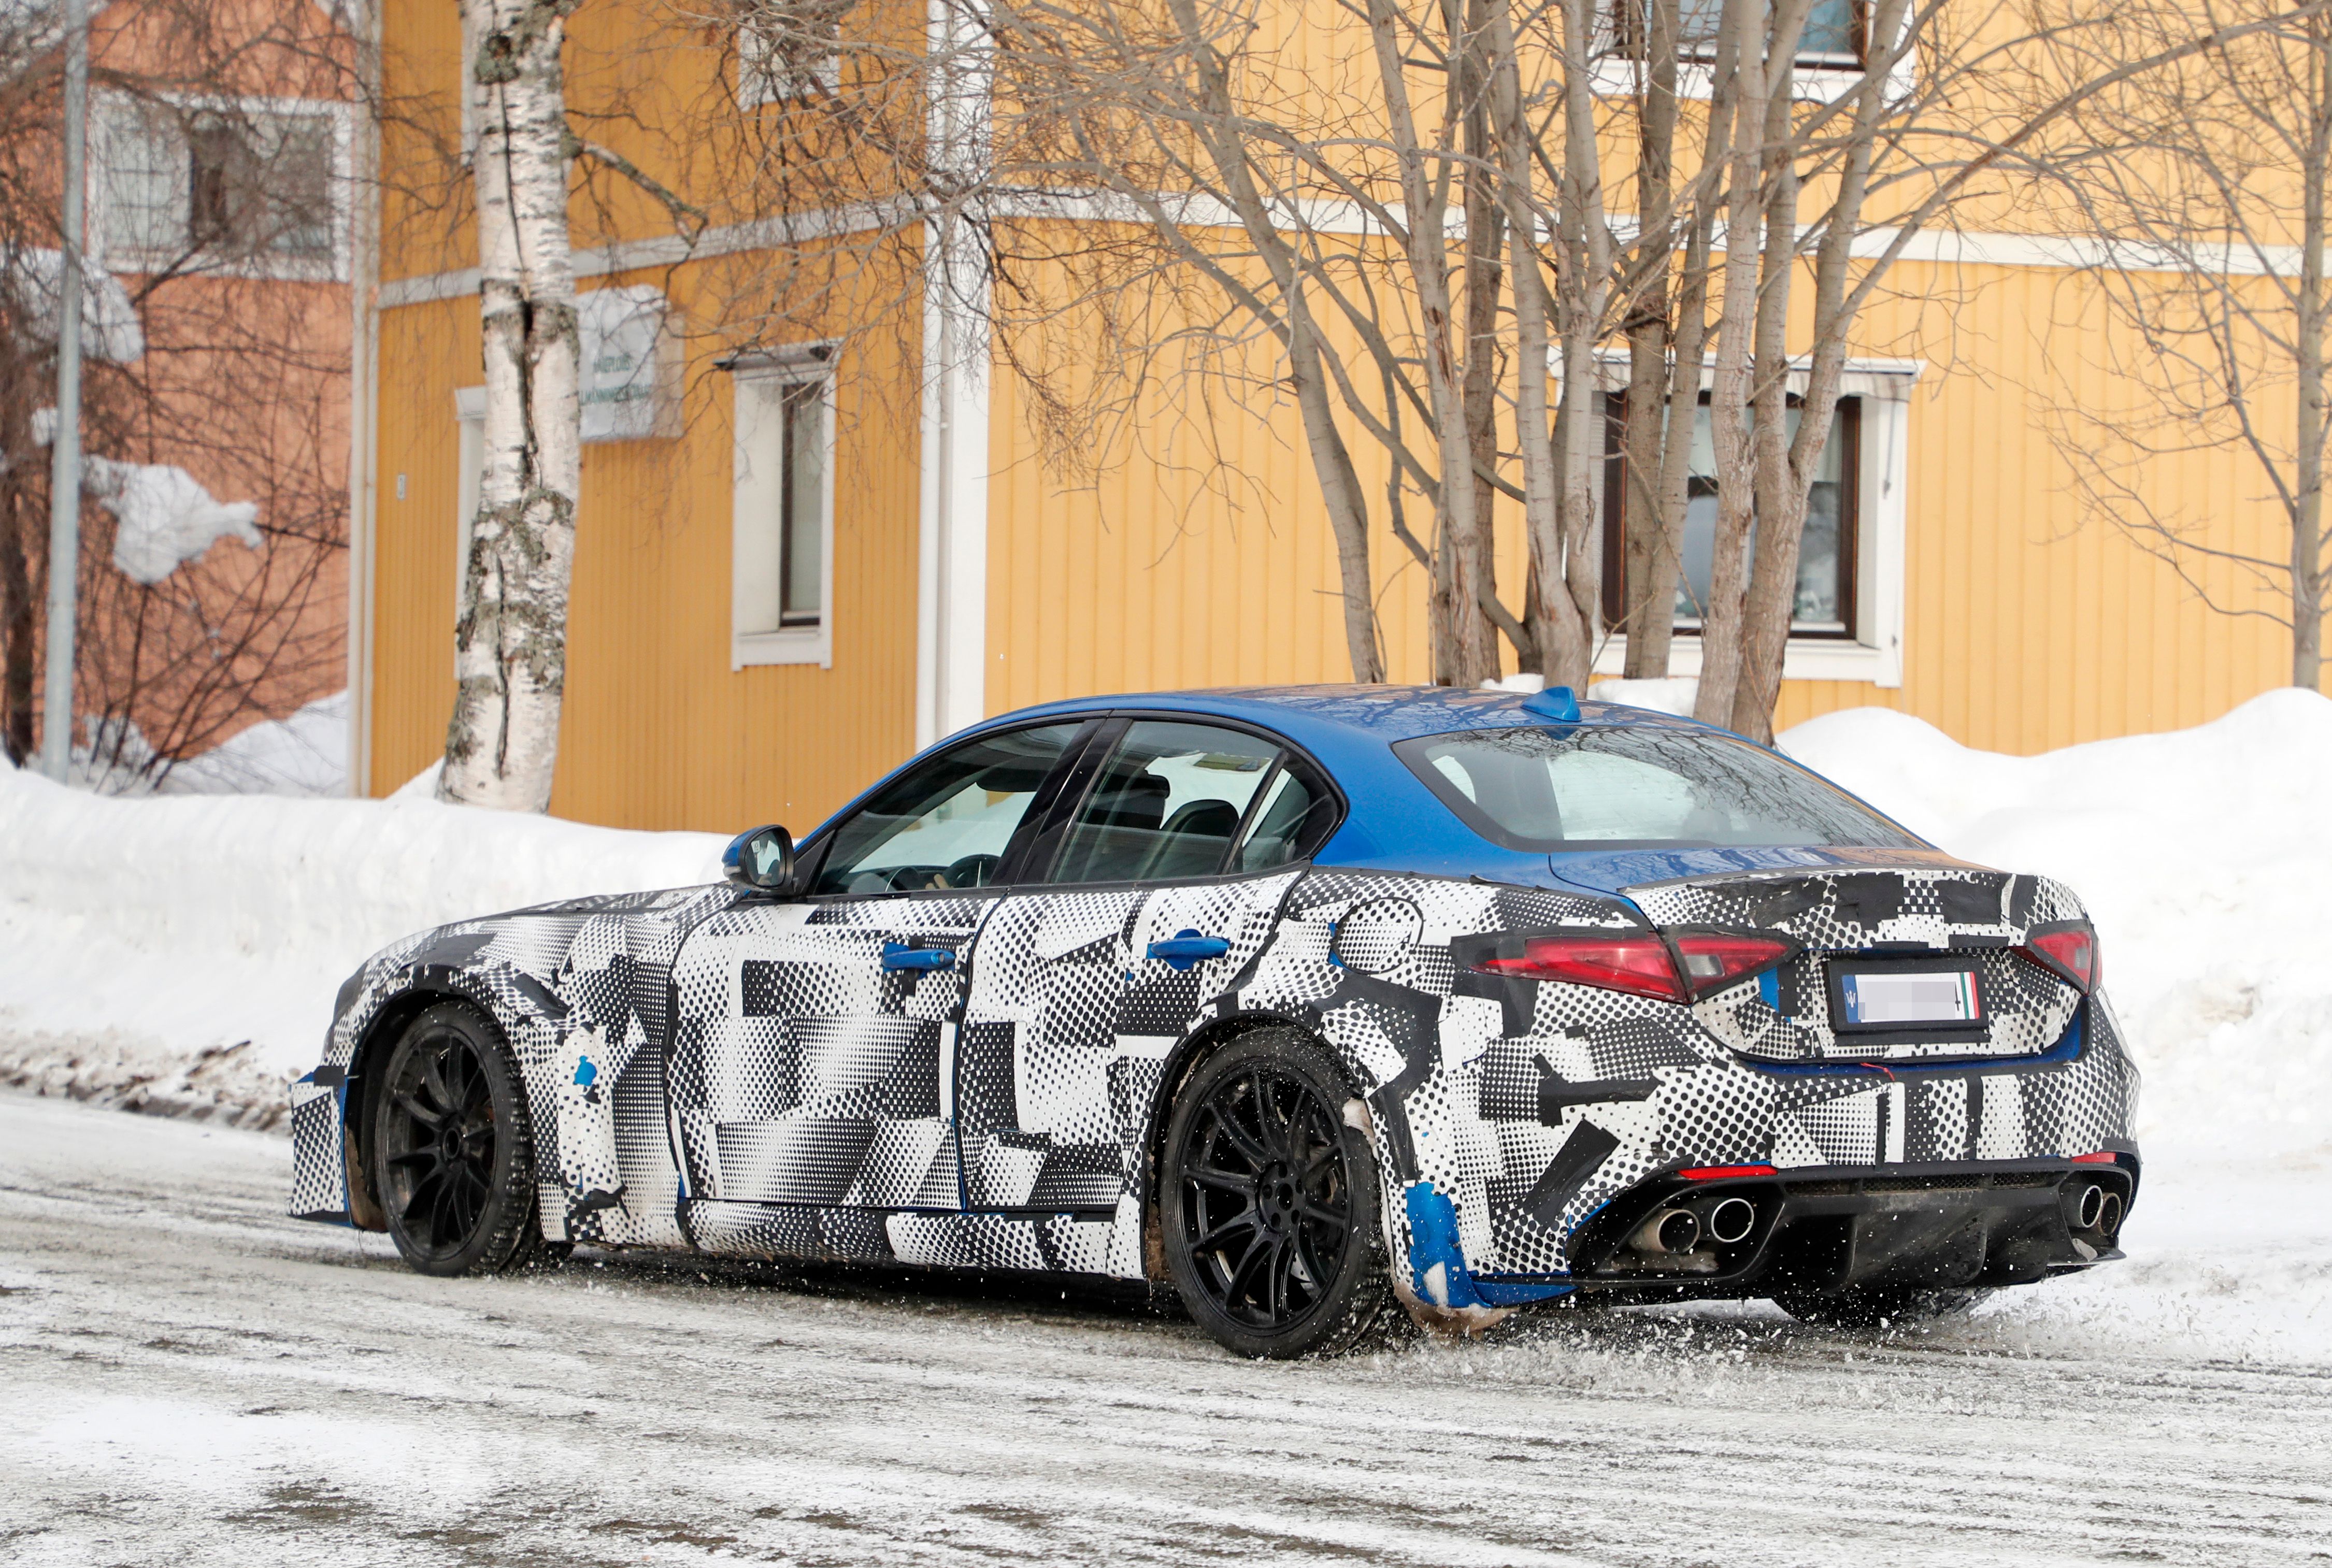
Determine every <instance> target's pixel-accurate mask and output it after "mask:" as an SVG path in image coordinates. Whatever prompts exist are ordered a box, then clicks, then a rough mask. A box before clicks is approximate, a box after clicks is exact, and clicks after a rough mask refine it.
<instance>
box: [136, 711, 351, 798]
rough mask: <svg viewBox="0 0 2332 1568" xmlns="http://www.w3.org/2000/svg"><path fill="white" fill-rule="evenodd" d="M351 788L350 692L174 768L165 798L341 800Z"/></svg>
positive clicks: (248, 732)
mask: <svg viewBox="0 0 2332 1568" xmlns="http://www.w3.org/2000/svg"><path fill="white" fill-rule="evenodd" d="M348 787H349V694H348V693H346V692H335V693H332V694H331V695H330V696H329V697H319V698H318V699H316V701H314V702H312V703H309V704H308V705H307V706H306V707H304V708H302V709H301V710H300V711H299V712H296V713H293V714H292V716H291V717H290V718H288V719H271V720H268V721H266V722H263V723H258V724H253V725H252V726H251V728H249V729H248V730H244V731H242V732H240V733H239V734H235V735H233V736H230V737H229V738H228V739H227V740H226V741H224V742H222V743H221V744H219V745H217V746H215V747H213V748H212V749H211V750H210V751H205V752H204V753H203V754H202V755H201V756H199V757H195V758H190V759H188V760H186V761H184V762H181V763H179V764H178V765H177V767H175V768H173V769H171V770H170V771H169V772H168V774H167V775H166V776H165V777H164V778H163V779H162V785H161V788H160V789H158V791H157V793H158V794H162V795H321V796H337V795H340V794H343V793H345V792H346V791H347V789H348Z"/></svg>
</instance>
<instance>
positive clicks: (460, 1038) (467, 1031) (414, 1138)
mask: <svg viewBox="0 0 2332 1568" xmlns="http://www.w3.org/2000/svg"><path fill="white" fill-rule="evenodd" d="M372 1154H373V1190H374V1191H375V1192H376V1193H378V1195H379V1198H380V1205H381V1208H382V1209H384V1210H385V1211H386V1212H387V1217H388V1234H389V1237H390V1238H391V1239H392V1240H394V1241H395V1242H396V1243H397V1251H398V1253H399V1254H401V1255H402V1256H403V1257H404V1258H405V1261H406V1263H407V1264H409V1265H411V1266H412V1267H414V1268H416V1269H417V1270H419V1271H420V1272H421V1273H423V1274H436V1275H454V1274H476V1273H483V1274H492V1273H497V1272H500V1271H501V1270H503V1269H506V1268H510V1267H513V1266H515V1265H518V1264H521V1263H525V1262H528V1261H530V1260H531V1259H532V1257H534V1256H535V1254H537V1253H538V1252H540V1251H542V1250H543V1244H542V1232H541V1227H540V1225H539V1224H537V1222H536V1219H535V1191H534V1150H533V1143H532V1139H531V1138H530V1128H529V1124H528V1121H527V1114H526V1096H525V1092H524V1086H523V1085H521V1083H520V1081H519V1076H518V1068H517V1066H516V1064H514V1063H513V1062H512V1061H511V1055H510V1050H509V1048H508V1047H505V1046H504V1045H503V1044H502V1037H501V1034H500V1033H499V1032H498V1031H497V1030H496V1029H495V1028H493V1026H492V1025H491V1024H489V1023H488V1022H487V1021H486V1020H485V1019H484V1018H481V1017H480V1016H479V1015H478V1013H477V1012H476V1011H475V1010H474V1009H471V1008H468V1007H465V1006H464V1005H463V1004H461V1003H459V1002H441V1003H439V1004H437V1005H436V1006H435V1007H432V1008H430V1009H428V1010H427V1011H425V1012H424V1013H422V1014H421V1015H420V1017H418V1018H415V1019H414V1020H413V1022H412V1023H411V1024H409V1025H407V1026H406V1030H405V1033H404V1034H403V1035H402V1036H401V1037H398V1039H397V1044H396V1046H395V1047H392V1048H391V1049H390V1051H389V1053H388V1061H387V1066H386V1067H385V1069H384V1070H383V1072H382V1075H381V1078H380V1081H379V1085H378V1089H377V1090H376V1092H375V1094H374V1096H373V1139H372Z"/></svg>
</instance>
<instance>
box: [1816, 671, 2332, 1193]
mask: <svg viewBox="0 0 2332 1568" xmlns="http://www.w3.org/2000/svg"><path fill="white" fill-rule="evenodd" d="M1780 744H1781V746H1782V750H1783V751H1787V752H1788V753H1789V754H1790V755H1791V756H1792V757H1795V758H1796V759H1798V760H1800V761H1802V762H1803V763H1805V764H1806V765H1807V766H1808V767H1810V768H1812V769H1814V770H1817V771H1820V772H1821V773H1824V774H1826V775H1828V776H1829V777H1830V778H1832V779H1836V780H1838V781H1839V782H1840V783H1841V784H1843V785H1845V786H1846V787H1847V788H1848V789H1852V790H1853V791H1855V792H1856V793H1857V794H1859V795H1861V796H1862V797H1864V798H1866V799H1868V800H1869V801H1870V802H1871V803H1872V804H1874V805H1876V806H1878V808H1880V809H1881V810H1884V811H1886V812H1888V814H1890V815H1891V816H1893V817H1896V818H1897V819H1898V820H1900V821H1901V822H1902V823H1903V824H1904V825H1905V826H1906V827H1909V828H1910V829H1911V830H1912V831H1913V832H1915V833H1917V834H1920V835H1921V836H1923V837H1927V838H1930V839H1932V840H1934V841H1935V843H1937V844H1940V845H1942V846H1944V847H1945V848H1946V849H1949V850H1951V851H1952V852H1953V853H1954V854H1956V855H1961V856H1966V857H1967V858H1968V859H1971V860H1974V861H1978V862H1981V863H1983V864H1984V865H1997V866H2000V867H2002V869H2004V870H2012V871H2037V872H2041V873H2044V874H2046V875H2050V876H2054V877H2057V878H2059V879H2060V880H2061V881H2063V882H2065V883H2066V884H2069V886H2071V887H2072V889H2073V890H2074V891H2075V892H2076V893H2077V894H2079V895H2080V897H2081V900H2082V902H2083V903H2085V904H2088V908H2089V913H2090V914H2091V915H2092V917H2093V918H2094V919H2095V920H2096V922H2097V925H2098V950H2099V953H2100V956H2101V958H2102V960H2103V962H2104V969H2105V982H2106V989H2107V993H2108V994H2109V995H2110V996H2111V997H2112V999H2113V1003H2114V1008H2115V1011H2116V1013H2117V1016H2118V1017H2119V1018H2120V1019H2121V1021H2122V1024H2123V1027H2124V1028H2126V1029H2127V1032H2128V1034H2129V1036H2130V1037H2131V1041H2132V1045H2133V1047H2134V1048H2135V1050H2136V1056H2137V1059H2138V1064H2139V1066H2141V1067H2142V1068H2144V1070H2145V1071H2146V1093H2145V1097H2144V1105H2143V1111H2142V1119H2141V1122H2140V1132H2141V1133H2144V1134H2146V1135H2148V1136H2167V1137H2170V1138H2172V1139H2174V1140H2177V1141H2180V1142H2210V1143H2225V1142H2227V1141H2239V1142H2240V1143H2242V1144H2243V1145H2245V1146H2247V1147H2254V1148H2255V1147H2256V1146H2257V1143H2258V1141H2259V1140H2260V1139H2262V1138H2265V1139H2268V1140H2270V1142H2272V1143H2275V1144H2276V1145H2277V1146H2279V1147H2297V1146H2299V1145H2300V1144H2305V1143H2316V1142H2319V1141H2321V1140H2323V1139H2324V1138H2326V1137H2327V1135H2332V962H2327V961H2326V957H2325V950H2326V941H2327V935H2332V817H2327V813H2326V810H2325V794H2324V790H2325V780H2326V779H2332V700H2327V699H2326V698H2324V697H2321V696H2318V694H2317V693H2313V692H2305V691H2299V690H2296V689H2286V690H2283V691H2277V692H2270V693H2266V694H2264V695H2262V696H2259V697H2255V698H2253V699H2252V700H2251V702H2249V703H2244V704H2243V705H2242V706H2241V707H2240V708H2237V709H2236V710H2234V711H2233V712H2231V713H2228V714H2227V715H2226V716H2225V717H2223V718H2222V719H2219V720H2217V721H2216V722H2213V723H2209V724H2204V725H2202V726H2200V727H2199V728H2196V729H2193V730H2183V731H2174V732H2172V733H2169V734H2161V735H2133V736H2129V737H2127V738H2125V739H2122V740H2117V741H2094V742H2092V743H2090V744H2088V745H2086V746H2072V747H2068V748H2067V749H2065V750H2064V751H2050V752H2045V753H2043V754H2041V756H2037V757H2010V756H2003V755H2002V754H2000V753H1998V752H1992V751H1972V750H1970V749H1969V748H1967V747H1964V746H1962V745H1960V744H1958V743H1957V742H1956V741H1953V740H1952V739H1951V738H1950V737H1949V736H1947V735H1945V734H1944V733H1943V732H1942V731H1939V730H1936V729H1935V728H1934V727H1933V726H1932V725H1929V724H1926V723H1924V722H1921V721H1919V720H1917V719H1914V718H1911V717H1910V716H1908V715H1907V714H1904V713H1897V712H1892V711H1891V710H1888V709H1885V708H1856V709H1850V710H1849V711H1847V712H1838V713H1830V714H1827V715H1825V716H1823V717H1822V718H1820V719H1816V720H1813V721H1811V722H1809V723H1805V724H1801V725H1799V726H1798V727H1797V728H1795V729H1793V730H1791V731H1786V732H1785V733H1783V734H1782V736H1781V737H1780Z"/></svg>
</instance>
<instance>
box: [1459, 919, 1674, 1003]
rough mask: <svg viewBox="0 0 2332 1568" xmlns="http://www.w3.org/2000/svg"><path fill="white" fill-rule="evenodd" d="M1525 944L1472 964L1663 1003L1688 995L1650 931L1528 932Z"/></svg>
mask: <svg viewBox="0 0 2332 1568" xmlns="http://www.w3.org/2000/svg"><path fill="white" fill-rule="evenodd" d="M1502 945H1503V944H1502ZM1520 945H1521V948H1522V951H1520V952H1486V953H1483V954H1481V955H1480V956H1479V957H1477V958H1475V959H1474V960H1472V961H1471V962H1470V963H1469V964H1468V965H1467V967H1468V968H1471V969H1477V970H1481V971H1482V972H1483V973H1485V974H1500V975H1506V976H1509V977H1511V978H1513V979H1515V980H1567V981H1569V982H1570V983H1571V984H1572V985H1581V986H1600V987H1601V988H1602V989H1603V990H1611V991H1626V992H1628V993H1629V994H1630V995H1631V996H1639V997H1657V998H1658V999H1660V1000H1661V1001H1664V1002H1674V1001H1682V1000H1683V999H1684V992H1683V990H1682V988H1681V987H1679V986H1678V985H1677V972H1676V963H1675V961H1673V960H1671V959H1670V958H1669V957H1668V943H1667V942H1662V941H1661V940H1660V939H1659V938H1658V936H1657V935H1655V934H1653V933H1652V932H1640V933H1620V934H1611V935H1606V934H1604V933H1601V932H1598V933H1596V934H1594V935H1585V934H1582V935H1578V936H1569V935H1565V936H1526V937H1524V938H1523V939H1522V940H1521V943H1520Z"/></svg>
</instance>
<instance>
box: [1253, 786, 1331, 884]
mask: <svg viewBox="0 0 2332 1568" xmlns="http://www.w3.org/2000/svg"><path fill="white" fill-rule="evenodd" d="M1335 826H1336V798H1335V797H1334V796H1333V795H1331V794H1329V793H1328V791H1327V790H1326V789H1324V788H1322V787H1321V785H1320V783H1319V781H1318V780H1317V779H1314V777H1313V776H1312V770H1310V769H1309V768H1304V767H1300V766H1296V765H1295V764H1292V763H1291V764H1290V765H1288V766H1285V767H1283V768H1281V769H1280V770H1279V771H1278V772H1277V773H1275V774H1274V775H1272V779H1271V783H1270V784H1269V785H1268V786H1267V787H1266V790H1265V793H1264V798H1263V806H1262V808H1261V809H1260V810H1258V811H1257V812H1256V814H1255V826H1253V827H1249V828H1248V829H1247V839H1246V842H1244V843H1242V844H1241V845H1240V846H1239V848H1238V861H1237V864H1236V867H1235V868H1236V869H1237V870H1239V871H1269V870H1270V869H1271V868H1272V867H1273V866H1275V865H1286V864H1287V863H1288V862H1289V861H1291V860H1303V859H1305V858H1307V857H1308V856H1311V854H1312V853H1313V852H1314V850H1316V849H1318V848H1319V847H1320V846H1321V845H1322V844H1324V843H1325V842H1326V841H1327V838H1328V834H1329V832H1330V830H1331V829H1333V827H1335Z"/></svg>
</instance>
